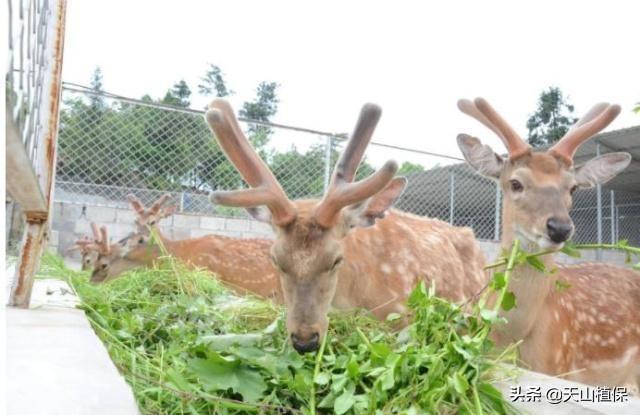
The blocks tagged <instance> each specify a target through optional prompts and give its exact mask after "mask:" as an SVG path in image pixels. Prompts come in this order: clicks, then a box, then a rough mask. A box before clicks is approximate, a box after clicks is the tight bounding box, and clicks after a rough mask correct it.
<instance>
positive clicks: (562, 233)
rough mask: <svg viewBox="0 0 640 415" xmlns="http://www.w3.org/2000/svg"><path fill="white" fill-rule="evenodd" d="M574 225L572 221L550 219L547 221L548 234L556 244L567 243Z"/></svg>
mask: <svg viewBox="0 0 640 415" xmlns="http://www.w3.org/2000/svg"><path fill="white" fill-rule="evenodd" d="M571 231H573V223H572V222H571V219H558V218H550V219H549V220H548V221H547V233H548V234H549V238H550V239H551V240H552V241H553V242H555V243H561V242H565V241H566V240H567V239H569V236H571Z"/></svg>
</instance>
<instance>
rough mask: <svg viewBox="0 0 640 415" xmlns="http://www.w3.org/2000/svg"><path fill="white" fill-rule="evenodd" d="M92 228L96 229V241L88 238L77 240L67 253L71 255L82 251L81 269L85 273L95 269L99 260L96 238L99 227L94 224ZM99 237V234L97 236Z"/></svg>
mask: <svg viewBox="0 0 640 415" xmlns="http://www.w3.org/2000/svg"><path fill="white" fill-rule="evenodd" d="M91 226H92V227H95V228H94V230H93V232H94V239H93V240H92V239H91V238H89V237H88V236H85V237H83V238H80V239H77V240H76V241H75V242H74V243H73V246H72V247H71V248H69V249H68V250H67V251H66V252H67V253H70V252H73V251H80V269H82V270H83V271H87V270H90V269H92V268H93V265H94V264H95V262H96V259H97V258H98V251H97V246H96V241H95V236H96V233H97V227H96V225H95V224H94V223H92V224H91ZM97 236H98V237H99V234H98V235H97Z"/></svg>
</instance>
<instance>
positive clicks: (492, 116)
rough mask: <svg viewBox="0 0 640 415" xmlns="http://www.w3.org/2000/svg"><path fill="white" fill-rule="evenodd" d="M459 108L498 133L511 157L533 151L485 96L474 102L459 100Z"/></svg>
mask: <svg viewBox="0 0 640 415" xmlns="http://www.w3.org/2000/svg"><path fill="white" fill-rule="evenodd" d="M458 108H459V109H460V111H462V112H464V113H465V114H467V115H469V116H471V117H473V118H475V119H476V120H478V121H480V122H481V123H482V124H484V125H485V126H486V127H487V128H489V129H490V130H491V131H493V132H494V133H496V135H498V137H500V139H501V140H502V142H503V143H504V145H505V146H506V147H507V152H508V153H509V158H510V159H512V160H513V159H516V158H518V157H521V156H523V155H525V154H527V153H529V152H530V151H531V147H530V146H529V144H527V143H525V142H524V140H523V139H522V138H521V137H520V136H519V135H518V133H516V131H515V130H514V129H513V128H512V127H511V126H510V125H509V124H508V123H507V122H506V121H505V120H504V118H502V117H501V116H500V114H498V112H497V111H496V110H495V109H494V108H493V107H492V106H491V105H490V104H489V103H488V102H487V101H486V100H485V99H484V98H476V99H475V100H474V101H473V102H471V101H469V100H466V99H461V100H459V101H458Z"/></svg>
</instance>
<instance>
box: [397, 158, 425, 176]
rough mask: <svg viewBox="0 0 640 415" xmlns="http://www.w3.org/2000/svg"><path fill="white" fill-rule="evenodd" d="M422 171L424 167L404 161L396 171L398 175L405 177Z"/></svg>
mask: <svg viewBox="0 0 640 415" xmlns="http://www.w3.org/2000/svg"><path fill="white" fill-rule="evenodd" d="M421 171H424V167H423V166H422V165H420V164H416V163H411V162H410V161H405V162H404V163H402V165H401V166H400V168H399V169H398V175H400V176H406V175H409V174H412V173H418V172H421Z"/></svg>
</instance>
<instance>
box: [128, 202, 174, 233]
mask: <svg viewBox="0 0 640 415" xmlns="http://www.w3.org/2000/svg"><path fill="white" fill-rule="evenodd" d="M127 200H128V201H129V206H131V209H132V210H133V212H134V214H135V216H136V219H135V222H136V226H137V228H138V233H140V234H145V235H150V232H149V231H150V229H149V227H151V226H155V225H157V224H158V223H159V222H160V220H162V219H164V218H167V217H169V216H171V215H173V214H174V213H175V212H176V206H175V205H167V202H169V200H171V195H169V194H165V195H162V196H160V198H159V199H158V200H156V201H155V202H154V203H153V204H152V205H151V207H149V208H147V207H145V206H144V204H143V203H142V202H141V201H140V199H138V198H137V197H135V196H134V195H133V194H129V195H127Z"/></svg>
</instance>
